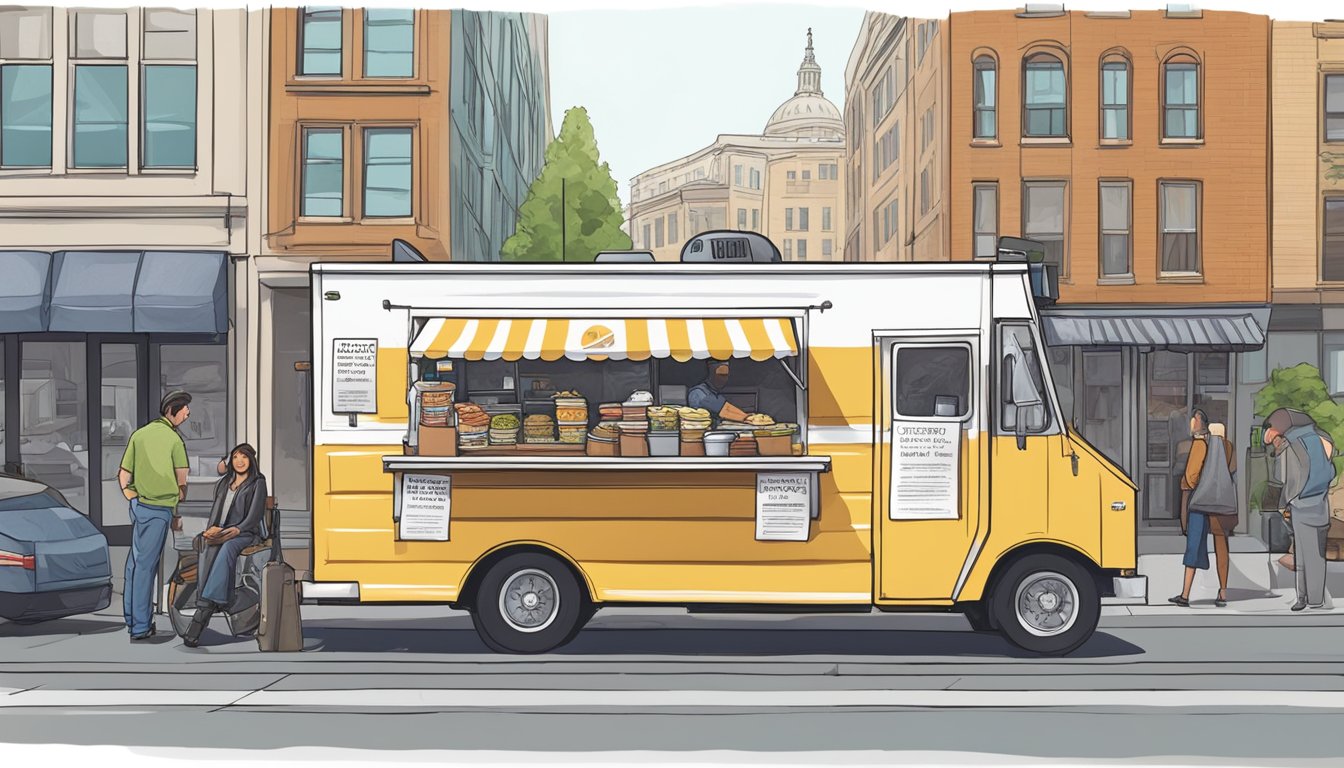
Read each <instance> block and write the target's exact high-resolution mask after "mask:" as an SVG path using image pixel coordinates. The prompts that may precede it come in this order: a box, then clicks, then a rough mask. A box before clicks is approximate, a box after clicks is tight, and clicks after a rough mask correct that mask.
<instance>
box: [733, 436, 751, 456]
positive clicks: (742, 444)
mask: <svg viewBox="0 0 1344 768" xmlns="http://www.w3.org/2000/svg"><path fill="white" fill-rule="evenodd" d="M728 455H729V456H756V455H757V451H756V437H755V435H738V436H737V439H736V440H734V441H733V442H732V444H731V445H730V446H729V447H728Z"/></svg>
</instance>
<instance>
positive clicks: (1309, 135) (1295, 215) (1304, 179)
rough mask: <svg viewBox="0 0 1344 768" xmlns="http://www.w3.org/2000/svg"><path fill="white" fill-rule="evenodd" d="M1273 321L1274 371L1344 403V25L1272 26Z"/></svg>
mask: <svg viewBox="0 0 1344 768" xmlns="http://www.w3.org/2000/svg"><path fill="white" fill-rule="evenodd" d="M1273 34H1274V40H1273V57H1274V62H1273V89H1274V134H1273V135H1274V156H1273V163H1274V188H1273V201H1274V218H1273V232H1274V243H1273V249H1274V277H1273V300H1274V311H1273V313H1272V315H1271V317H1270V339H1269V346H1268V360H1267V361H1266V362H1265V367H1267V368H1268V369H1269V370H1273V369H1274V368H1277V367H1280V366H1291V365H1295V364H1297V363H1304V362H1305V363H1311V364H1313V365H1317V366H1319V367H1320V369H1321V373H1322V375H1323V376H1324V378H1325V381H1326V384H1327V385H1328V386H1329V388H1330V391H1331V393H1332V394H1335V395H1339V394H1344V22H1338V21H1336V22H1326V23H1311V22H1289V21H1276V22H1274V33H1273Z"/></svg>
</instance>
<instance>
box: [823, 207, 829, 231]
mask: <svg viewBox="0 0 1344 768" xmlns="http://www.w3.org/2000/svg"><path fill="white" fill-rule="evenodd" d="M821 230H822V231H823V232H830V231H831V208H830V206H826V207H823V208H822V209H821Z"/></svg>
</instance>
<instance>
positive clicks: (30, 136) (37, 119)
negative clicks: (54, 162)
mask: <svg viewBox="0 0 1344 768" xmlns="http://www.w3.org/2000/svg"><path fill="white" fill-rule="evenodd" d="M51 88H52V85H51V65H50V64H6V65H4V66H3V67H0V167H3V168H50V167H51Z"/></svg>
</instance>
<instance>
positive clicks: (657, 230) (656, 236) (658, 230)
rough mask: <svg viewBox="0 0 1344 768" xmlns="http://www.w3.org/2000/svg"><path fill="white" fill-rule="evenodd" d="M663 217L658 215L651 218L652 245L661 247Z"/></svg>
mask: <svg viewBox="0 0 1344 768" xmlns="http://www.w3.org/2000/svg"><path fill="white" fill-rule="evenodd" d="M663 235H664V232H663V217H662V216H659V217H658V218H656V219H654V220H653V247H655V248H662V247H663V244H664V243H663Z"/></svg>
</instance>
